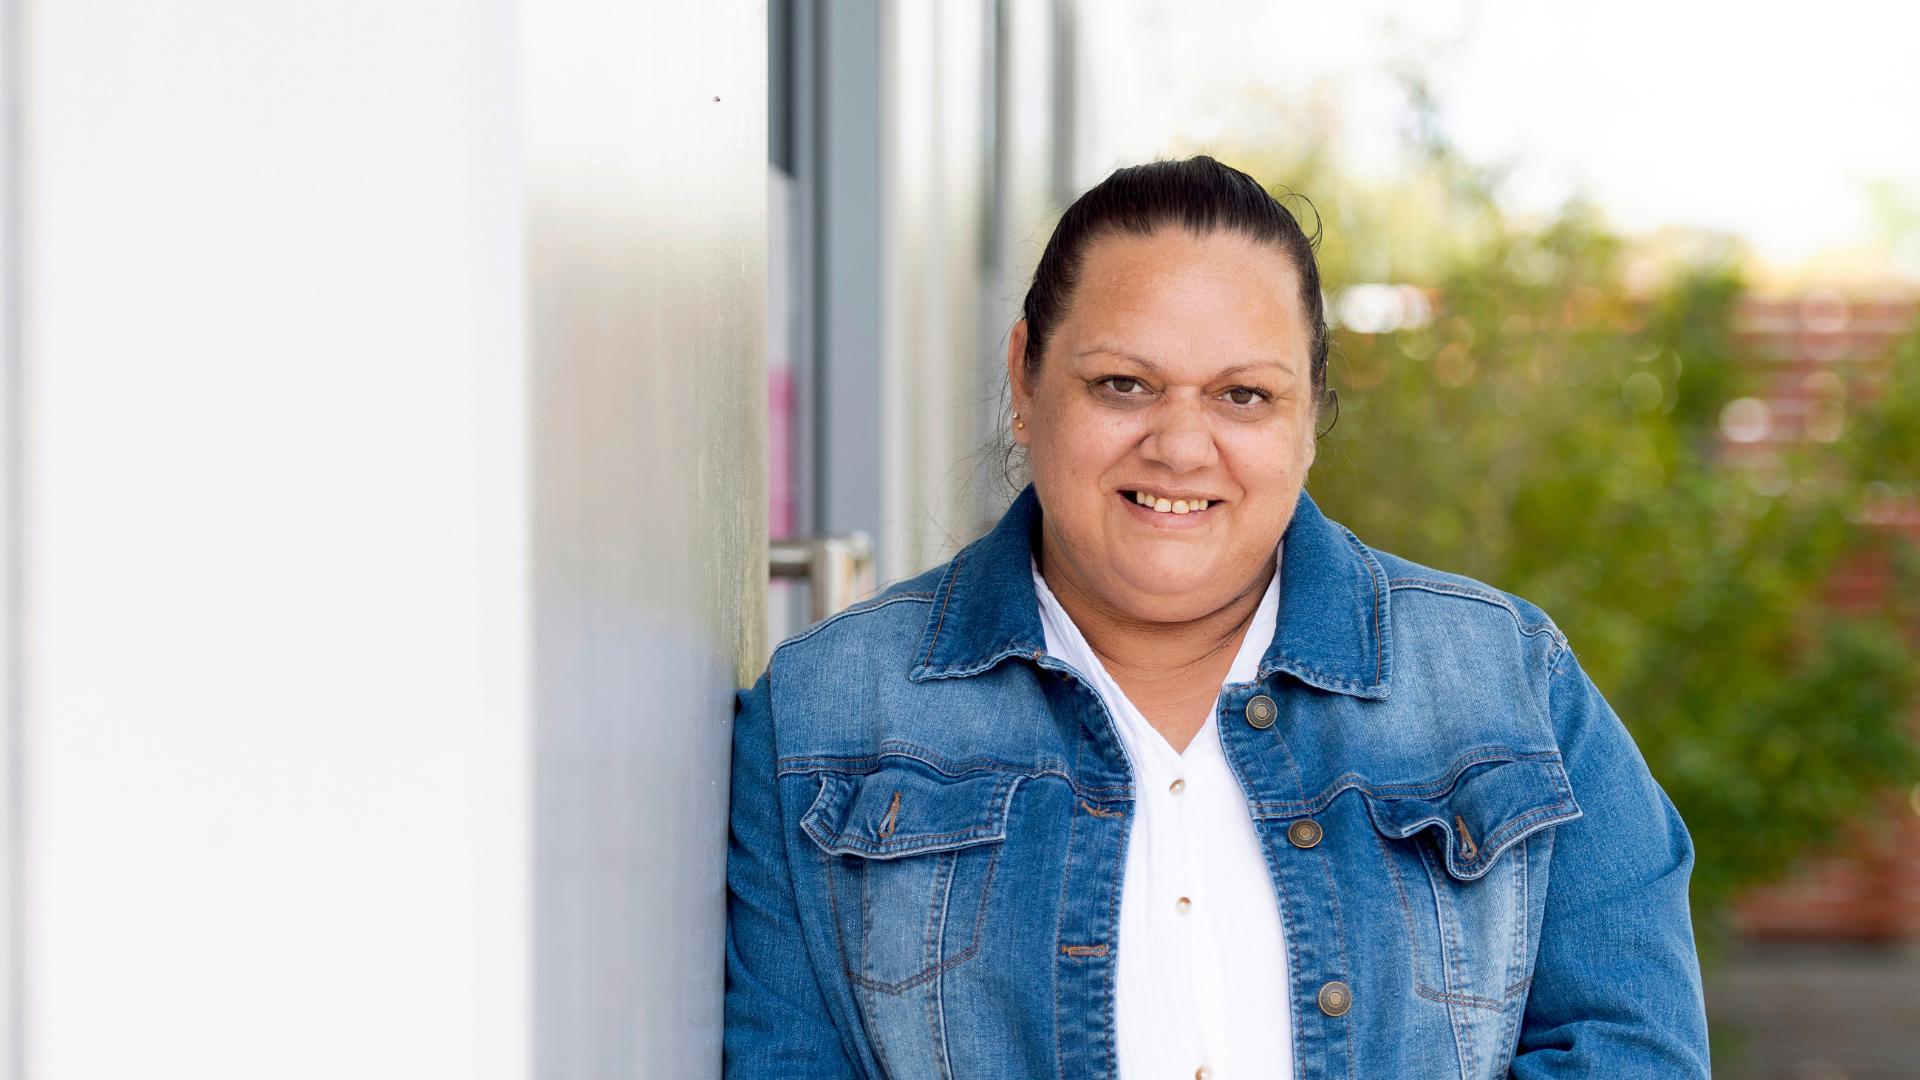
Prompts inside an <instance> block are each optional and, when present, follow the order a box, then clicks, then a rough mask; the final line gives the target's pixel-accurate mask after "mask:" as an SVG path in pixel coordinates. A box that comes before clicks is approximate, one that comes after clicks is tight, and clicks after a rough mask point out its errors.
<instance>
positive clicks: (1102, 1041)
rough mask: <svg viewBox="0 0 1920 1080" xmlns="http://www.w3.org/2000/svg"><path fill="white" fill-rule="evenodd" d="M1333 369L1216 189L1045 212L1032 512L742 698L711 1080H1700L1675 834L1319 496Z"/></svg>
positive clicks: (1610, 765)
mask: <svg viewBox="0 0 1920 1080" xmlns="http://www.w3.org/2000/svg"><path fill="white" fill-rule="evenodd" d="M1326 359H1327V331H1326V323H1325V319H1324V315H1323V312H1322V302H1321V293H1320V282H1319V272H1318V270H1317V268H1316V266H1315V262H1314V254H1313V245H1312V242H1311V241H1310V240H1309V239H1308V238H1307V237H1306V236H1305V235H1304V234H1303V233H1302V232H1301V229H1300V227H1299V225H1298V224H1297V222H1296V221H1295V220H1294V218H1293V216H1292V215H1291V214H1289V213H1288V211H1287V210H1286V209H1285V208H1284V207H1283V206H1281V205H1280V204H1279V203H1278V202H1276V201H1275V200H1274V199H1273V198H1272V197H1270V196H1269V195H1267V194H1266V192H1265V191H1263V190H1262V189H1261V188H1260V186H1259V184H1258V183H1256V182H1255V181H1254V180H1253V179H1252V178H1251V177H1249V176H1247V175H1246V174H1244V173H1242V172H1239V171H1238V170H1235V169H1231V168H1229V167H1227V166H1225V165H1222V164H1220V163H1218V162H1216V161H1214V160H1212V159H1211V158H1206V157H1197V158H1193V159H1190V160H1187V161H1178V162H1160V163H1155V164H1151V165H1143V166H1138V167H1134V168H1129V169H1122V170H1120V171H1118V172H1116V173H1114V174H1113V175H1112V176H1111V177H1109V178H1108V179H1107V180H1106V181H1104V182H1103V183H1101V184H1100V185H1099V186H1097V187H1095V188H1093V189H1092V190H1090V191H1088V192H1087V193H1086V194H1085V195H1083V196H1081V198H1080V199H1079V200H1078V201H1076V202H1075V203H1074V204H1073V206H1072V207H1070V208H1069V209H1068V210H1067V212H1066V214H1065V215H1064V216H1063V217H1062V218H1061V221H1060V223H1059V225H1058V227H1057V228H1056V230H1055V232H1054V235H1053V237H1052V239H1051V240H1050V241H1049V243H1048V245H1047V248H1046V251H1045V253H1044V254H1043V256H1042V258H1041V260H1040V265H1039V267H1038V269H1037V270H1036V272H1035V275H1034V281H1033V286H1032V288H1031V290H1030V291H1029V292H1028V294H1027V297H1026V303H1025V310H1024V317H1023V318H1022V319H1021V321H1020V322H1019V323H1017V324H1016V325H1015V326H1014V328H1013V332H1012V335H1011V339H1010V341H1009V345H1008V350H1007V369H1008V376H1009V380H1010V383H1011V389H1012V401H1013V413H1012V417H1011V428H1012V436H1013V439H1014V441H1015V442H1016V443H1018V444H1019V445H1020V446H1021V447H1022V448H1024V451H1025V453H1026V455H1027V460H1028V465H1029V468H1030V470H1031V474H1032V479H1033V482H1032V485H1031V486H1030V487H1028V488H1027V489H1026V490H1025V491H1023V492H1021V494H1020V496H1019V497H1018V498H1017V499H1016V500H1015V502H1014V504H1013V506H1012V508H1011V509H1009V510H1008V511H1007V513H1006V515H1005V516H1004V517H1003V518H1002V519H1001V520H1000V523H999V524H998V525H997V526H996V527H995V528H994V530H993V531H992V532H991V533H990V534H988V535H987V536H986V537H984V538H982V539H980V540H979V541H976V542H975V543H974V544H973V545H971V546H970V547H968V548H967V549H965V550H964V551H962V552H961V553H960V554H959V555H956V556H955V557H954V558H953V560H952V561H951V562H949V563H948V564H946V565H945V566H941V567H939V568H937V569H934V570H931V571H929V572H927V573H926V574H923V575H921V576H920V577H917V578H914V579H912V580H910V581H906V582H903V583H900V584H898V585H895V586H893V587H891V588H889V589H887V590H886V591H885V592H883V593H882V594H881V595H880V596H878V597H876V598H875V599H873V600H871V601H868V602H866V603H863V604H860V605H858V606H856V607H854V608H852V609H851V610H849V611H846V612H843V613H842V614H840V615H837V616H835V617H834V618H832V619H829V620H827V621H826V622H823V623H821V624H819V625H817V626H815V627H813V628H812V629H810V630H808V631H807V632H805V633H803V634H801V635H799V636H798V637H795V638H793V639H792V640H789V641H787V642H786V643H784V644H783V645H781V646H780V648H779V649H778V650H776V652H775V653H774V657H773V660H772V663H771V664H770V665H769V666H768V669H767V672H766V674H764V675H763V676H761V678H760V680H759V681H758V682H757V683H756V684H755V685H754V687H753V688H752V689H751V690H748V691H744V692H743V693H742V694H741V697H740V708H739V713H738V716H737V718H736V722H735V732H734V738H735V742H734V759H733V810H732V835H731V841H730V846H729V855H728V885H729V924H728V937H727V990H726V1045H725V1051H726V1066H727V1074H728V1075H729V1076H752V1077H762V1076H764V1077H783V1078H784V1077H813V1076H832V1077H845V1076H863V1077H949V1076H950V1077H959V1078H976V1077H977V1078H996V1080H997V1078H1012V1077H1021V1078H1025V1077H1063V1078H1070V1077H1113V1076H1119V1077H1123V1078H1127V1080H1161V1078H1164V1080H1172V1078H1175V1077H1187V1076H1192V1077H1196V1078H1209V1077H1211V1078H1215V1080H1238V1078H1240V1077H1299V1078H1319V1077H1343V1078H1349V1080H1356V1078H1367V1080H1372V1078H1389V1080H1423V1078H1429V1077H1431V1078H1441V1077H1452V1078H1463V1080H1477V1078H1482V1077H1501V1076H1508V1075H1512V1076H1517V1077H1527V1078H1530V1077H1574V1076H1580V1077H1607V1078H1627V1077H1659V1078H1662V1080H1670V1078H1674V1077H1693V1076H1706V1075H1707V1070H1708V1066H1707V1051H1706V1020H1705V1016H1704V1013H1703V1009H1702V1002H1701V992H1700V981H1699V972H1698V965H1697V961H1696V959H1695V953H1694V944H1693V934H1692V928H1691V925H1690V923H1689V918H1688V911H1687V879H1688V875H1689V873H1690V871H1691V868H1692V863H1693V849H1692V845H1691V841H1690V840H1689V838H1688V835H1687V832H1686V829H1685V827H1684V826H1683V824H1682V823H1681V821H1680V818H1679V816H1678V814H1677V813H1676V812H1675V811H1674V808H1673V805H1672V803H1671V802H1669V801H1668V799H1667V797H1666V795H1665V794H1664V793H1663V792H1662V791H1661V790H1660V788H1659V787H1658V786H1657V785H1656V784H1655V783H1654V781H1653V779H1652V777H1651V776H1649V774H1648V772H1647V768H1646V765H1645V763H1644V762H1643V761H1642V759H1641V757H1640V755H1639V752H1638V750H1637V749H1636V748H1635V746H1634V744H1633V742H1632V740H1631V739H1630V738H1629V736H1628V734H1627V732H1626V730H1625V729H1624V728H1623V727H1622V726H1621V723H1620V721H1619V719H1618V718H1617V717H1616V716H1615V715H1614V713H1613V711H1612V710H1611V709H1610V708H1609V707H1608V705H1607V703H1606V702H1605V701H1604V700H1603V699H1602V698H1601V696H1600V694H1599V692H1598V691H1597V690H1595V689H1594V686H1593V684H1592V683H1591V682H1590V681H1589V680H1588V678H1587V676H1586V675H1585V673H1584V672H1582V671H1581V669H1580V665H1579V662H1578V660H1577V659H1576V657H1575V656H1574V653H1573V651H1572V650H1571V648H1570V647H1569V646H1568V643H1567V639H1566V638H1565V637H1564V636H1563V635H1562V634H1561V633H1560V631H1559V630H1558V629H1557V628H1556V627H1555V626H1554V624H1553V622H1552V621H1551V620H1550V619H1549V618H1548V617H1547V616H1546V615H1545V614H1544V613H1543V612H1541V611H1540V610H1539V609H1538V608H1536V607H1534V606H1533V605H1531V604H1529V603H1527V602H1526V601H1524V600H1521V599H1519V598H1518V597H1514V596H1511V595H1508V594H1506V593H1503V592H1500V591H1499V590H1497V589H1494V588H1491V587H1489V586H1487V585H1483V584H1481V583H1479V582H1477V581H1473V580H1470V579H1468V578H1464V577H1460V576H1458V575H1454V574H1449V573H1445V572H1442V571H1439V570H1432V569H1428V568H1426V567H1423V566H1419V565H1416V564H1414V563H1411V562H1408V561H1407V560H1405V559H1401V558H1398V557H1396V556H1393V555H1390V554H1388V553H1386V552H1382V551H1376V550H1373V549H1371V548H1369V547H1367V546H1366V545H1365V544H1364V543H1362V542H1361V541H1360V540H1359V539H1357V538H1356V537H1355V536H1354V535H1353V534H1352V533H1351V532H1348V531H1347V530H1346V529H1345V528H1343V527H1341V526H1340V525H1338V524H1336V523H1334V522H1332V521H1330V520H1328V519H1327V518H1326V517H1325V516H1323V515H1322V514H1321V512H1320V510H1319V508H1318V507H1317V506H1316V505H1315V504H1314V502H1313V500H1312V499H1311V498H1310V497H1308V495H1307V494H1306V492H1305V490H1304V487H1303V485H1304V482H1305V479H1306V475H1307V470H1308V467H1309V466H1310V465H1311V464H1312V463H1313V457H1314V440H1315V434H1314V433H1315V425H1316V421H1318V420H1319V419H1320V416H1321V410H1322V407H1323V404H1324V403H1326V402H1327V401H1328V400H1329V399H1330V396H1331V395H1330V394H1329V392H1328V391H1327V389H1326Z"/></svg>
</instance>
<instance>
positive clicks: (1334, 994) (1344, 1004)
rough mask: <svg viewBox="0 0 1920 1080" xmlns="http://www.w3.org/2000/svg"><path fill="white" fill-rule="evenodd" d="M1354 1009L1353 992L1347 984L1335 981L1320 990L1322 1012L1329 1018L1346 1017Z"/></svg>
mask: <svg viewBox="0 0 1920 1080" xmlns="http://www.w3.org/2000/svg"><path fill="white" fill-rule="evenodd" d="M1352 1007H1353V991H1352V990H1349V989H1347V984H1346V983H1343V982H1340V981H1339V980H1337V979H1336V980H1334V981H1333V982H1330V983H1328V984H1327V985H1325V986H1323V987H1321V988H1320V1011H1321V1012H1323V1013H1326V1014H1327V1015H1328V1016H1345V1015H1346V1012H1347V1010H1348V1009H1349V1008H1352Z"/></svg>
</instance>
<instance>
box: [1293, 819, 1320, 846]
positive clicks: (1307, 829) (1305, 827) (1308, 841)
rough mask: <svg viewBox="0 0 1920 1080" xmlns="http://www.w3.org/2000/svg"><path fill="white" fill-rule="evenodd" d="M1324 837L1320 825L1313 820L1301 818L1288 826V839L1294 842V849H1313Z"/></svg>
mask: <svg viewBox="0 0 1920 1080" xmlns="http://www.w3.org/2000/svg"><path fill="white" fill-rule="evenodd" d="M1322 835H1324V834H1323V832H1322V830H1321V828H1320V823H1319V822H1317V821H1315V820H1313V819H1312V818H1301V819H1300V820H1299V821H1296V822H1294V823H1293V824H1291V825H1289V826H1287V839H1288V840H1291V841H1293V846H1294V847H1302V848H1304V847H1312V846H1313V845H1315V844H1317V843H1319V842H1320V837H1321V836H1322Z"/></svg>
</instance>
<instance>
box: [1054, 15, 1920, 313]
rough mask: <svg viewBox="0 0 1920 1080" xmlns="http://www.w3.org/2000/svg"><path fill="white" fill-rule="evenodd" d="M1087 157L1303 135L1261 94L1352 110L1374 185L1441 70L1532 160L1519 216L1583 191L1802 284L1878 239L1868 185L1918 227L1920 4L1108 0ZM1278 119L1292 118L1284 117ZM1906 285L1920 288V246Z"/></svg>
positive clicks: (1524, 159) (1458, 114)
mask: <svg viewBox="0 0 1920 1080" xmlns="http://www.w3.org/2000/svg"><path fill="white" fill-rule="evenodd" d="M1079 10H1080V20H1081V26H1082V33H1083V36H1084V41H1085V46H1084V48H1085V51H1084V52H1083V54H1082V56H1083V62H1084V65H1085V67H1084V75H1083V78H1084V82H1083V84H1082V91H1081V92H1082V95H1083V99H1082V133H1081V137H1082V143H1081V146H1080V153H1079V157H1078V162H1077V167H1078V170H1079V172H1080V174H1081V175H1080V179H1081V181H1082V182H1083V183H1091V182H1093V181H1094V180H1096V179H1098V178H1099V177H1100V176H1101V175H1104V174H1105V172H1106V171H1107V170H1108V169H1110V168H1112V167H1113V166H1114V165H1117V164H1122V163H1125V162H1130V161H1140V160H1146V159H1150V158H1152V157H1153V156H1154V155H1156V154H1158V153H1163V152H1165V151H1166V149H1167V148H1168V147H1169V146H1170V145H1171V144H1173V143H1174V142H1175V141H1176V140H1180V139H1183V138H1184V139H1187V140H1201V141H1212V140H1217V141H1219V142H1222V143H1246V142H1252V141H1260V140H1263V139H1265V138H1276V139H1277V138H1284V137H1285V133H1284V132H1274V133H1262V132H1260V131H1257V130H1256V131H1247V130H1243V129H1244V128H1245V127H1246V126H1248V125H1249V124H1258V123H1261V122H1262V121H1261V120H1260V119H1259V118H1258V115H1257V114H1249V113H1247V112H1245V111H1244V110H1241V111H1236V109H1235V108H1234V107H1233V105H1232V103H1233V102H1236V101H1244V100H1245V91H1246V90H1247V88H1249V87H1264V88H1269V89H1271V90H1273V91H1275V92H1277V93H1279V94H1282V95H1300V94H1304V93H1306V92H1308V91H1309V90H1310V89H1312V88H1313V87H1315V86H1320V87H1322V88H1324V90H1326V91H1328V92H1330V93H1331V94H1332V96H1333V98H1334V100H1335V101H1336V102H1337V103H1338V104H1339V106H1340V107H1341V110H1342V114H1343V115H1344V116H1345V117H1346V121H1347V122H1346V125H1345V132H1344V138H1345V141H1346V145H1347V146H1348V149H1349V151H1350V153H1351V154H1352V156H1353V161H1352V162H1351V163H1352V164H1353V165H1354V166H1356V167H1358V168H1361V169H1365V170H1369V171H1377V170H1380V169H1385V168H1389V167H1391V166H1392V164H1393V160H1394V154H1395V152H1396V148H1397V146H1398V145H1399V144H1398V134H1397V133H1398V131H1399V130H1400V128H1401V126H1402V124H1403V121H1404V115H1405V110H1404V102H1403V99H1402V97H1401V95H1400V93H1399V91H1398V89H1397V84H1396V82H1395V80H1394V77H1393V72H1394V70H1395V68H1396V66H1397V65H1403V64H1404V63H1405V62H1406V61H1409V60H1417V61H1422V62H1423V63H1422V65H1421V66H1423V67H1424V68H1425V70H1426V71H1427V72H1428V75H1429V77H1430V79H1431V81H1432V83H1433V85H1434V87H1435V89H1436V90H1437V92H1438V98H1439V101H1440V106H1441V110H1442V115H1443V117H1444V121H1445V126H1446V129H1447V131H1448V132H1449V133H1450V134H1451V136H1452V137H1453V139H1454V140H1455V141H1456V143H1457V144H1458V145H1459V146H1460V147H1461V148H1462V149H1463V150H1464V151H1466V152H1467V154H1468V155H1469V156H1470V157H1471V158H1473V159H1474V160H1477V161H1493V160H1500V159H1512V160H1514V161H1516V162H1517V164H1518V166H1519V168H1518V169H1517V171H1516V172H1515V173H1514V175H1513V181H1512V187H1511V188H1510V192H1511V194H1512V195H1513V197H1514V198H1513V202H1514V204H1515V206H1516V207H1517V208H1519V209H1548V208H1551V207H1553V206H1555V205H1557V204H1558V203H1559V202H1560V201H1562V200H1563V199H1564V198H1565V197H1566V196H1567V195H1568V194H1571V193H1573V192H1574V191H1584V192H1585V193H1586V194H1587V195H1589V196H1590V197H1592V198H1594V199H1595V200H1596V201H1597V202H1598V203H1600V205H1601V206H1603V207H1604V208H1605V210H1606V212H1607V213H1608V215H1609V217H1610V218H1611V219H1612V220H1613V221H1614V222H1615V223H1616V224H1617V225H1619V226H1620V227H1623V228H1626V229H1628V230H1631V231H1640V230H1644V229H1650V228H1654V227H1658V226H1661V225H1666V224H1680V225H1695V226H1706V227H1712V228H1720V229H1726V230H1729V231H1732V232H1735V233H1737V234H1739V235H1741V236H1744V237H1745V238H1746V239H1747V240H1748V242H1749V243H1750V244H1752V245H1753V247H1754V249H1755V252H1756V254H1758V255H1760V256H1761V257H1762V258H1763V259H1765V260H1767V261H1769V262H1772V263H1775V264H1777V265H1797V264H1800V263H1802V262H1804V261H1805V260H1807V259H1809V258H1810V257H1812V256H1814V255H1816V254H1819V253H1821V252H1823V251H1831V250H1833V249H1837V248H1844V247H1853V246H1857V245H1861V244H1864V243H1868V242H1870V241H1871V240H1872V238H1873V237H1874V236H1875V235H1876V225H1875V220H1876V219H1875V215H1874V213H1873V210H1872V203H1871V202H1870V199H1869V194H1868V192H1869V184H1870V183H1872V182H1874V181H1882V182H1886V181H1890V182H1892V183H1894V184H1895V185H1898V186H1899V187H1900V188H1901V189H1902V190H1904V192H1905V198H1906V200H1907V205H1908V206H1909V207H1911V208H1915V209H1920V62H1917V61H1916V59H1915V56H1916V54H1915V51H1914V43H1915V42H1916V41H1920V3H1907V2H1900V0H1880V2H1872V0H1823V2H1821V3H1819V4H1812V5H1808V4H1786V3H1777V2H1769V0H1751V2H1746V3H1729V2H1718V0H1716V2H1709V0H1610V2H1609V3H1605V4H1595V3H1590V2H1589V3H1570V2H1566V0H1533V2H1525V0H1418V2H1405V3H1387V2H1383V0H1317V2H1315V3H1311V4H1308V3H1298V2H1293V0H1091V2H1083V3H1082V4H1081V5H1080V9H1079ZM1264 122H1265V123H1268V124H1270V123H1271V122H1272V118H1271V114H1270V113H1269V114H1267V116H1266V119H1265V121H1264ZM1909 232H1910V234H1911V235H1909V236H1908V243H1906V244H1905V246H1903V247H1900V248H1899V249H1897V253H1896V255H1895V261H1896V267H1895V268H1897V269H1898V270H1900V271H1902V272H1903V273H1905V274H1907V275H1910V276H1912V277H1914V278H1916V279H1920V228H1915V229H1910V230H1909Z"/></svg>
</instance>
